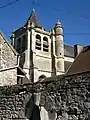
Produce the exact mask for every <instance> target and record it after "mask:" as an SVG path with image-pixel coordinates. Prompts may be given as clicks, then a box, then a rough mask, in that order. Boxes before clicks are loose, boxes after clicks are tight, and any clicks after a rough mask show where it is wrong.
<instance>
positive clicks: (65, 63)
mask: <svg viewBox="0 0 90 120" xmlns="http://www.w3.org/2000/svg"><path fill="white" fill-rule="evenodd" d="M71 64H72V62H69V61H64V66H65V72H67V70H68V69H69V67H70V66H71Z"/></svg>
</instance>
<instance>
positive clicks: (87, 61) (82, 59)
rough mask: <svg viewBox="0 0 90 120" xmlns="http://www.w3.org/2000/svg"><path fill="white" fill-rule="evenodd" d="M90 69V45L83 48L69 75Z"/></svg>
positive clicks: (68, 72)
mask: <svg viewBox="0 0 90 120" xmlns="http://www.w3.org/2000/svg"><path fill="white" fill-rule="evenodd" d="M89 71H90V45H89V46H86V47H84V48H83V50H82V51H81V53H80V54H79V55H78V56H77V57H76V59H75V60H74V62H73V63H72V65H71V67H70V69H69V70H68V71H67V73H66V74H67V75H72V74H77V73H83V72H89Z"/></svg>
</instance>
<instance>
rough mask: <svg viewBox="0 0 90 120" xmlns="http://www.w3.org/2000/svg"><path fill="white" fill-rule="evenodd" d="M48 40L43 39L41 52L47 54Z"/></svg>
mask: <svg viewBox="0 0 90 120" xmlns="http://www.w3.org/2000/svg"><path fill="white" fill-rule="evenodd" d="M48 47H49V45H48V38H47V37H43V51H45V52H48Z"/></svg>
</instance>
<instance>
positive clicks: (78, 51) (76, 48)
mask: <svg viewBox="0 0 90 120" xmlns="http://www.w3.org/2000/svg"><path fill="white" fill-rule="evenodd" d="M82 49H83V46H82V45H74V58H76V56H77V55H79V53H80V52H81V51H82Z"/></svg>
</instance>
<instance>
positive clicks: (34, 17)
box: [26, 9, 43, 28]
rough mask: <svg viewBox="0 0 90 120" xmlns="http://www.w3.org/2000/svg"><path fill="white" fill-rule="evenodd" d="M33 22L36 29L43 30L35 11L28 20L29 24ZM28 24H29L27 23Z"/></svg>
mask: <svg viewBox="0 0 90 120" xmlns="http://www.w3.org/2000/svg"><path fill="white" fill-rule="evenodd" d="M28 21H31V22H33V23H34V24H35V26H36V27H39V28H42V27H43V26H42V25H41V24H40V21H39V18H38V16H37V14H36V12H35V10H34V9H33V11H32V13H31V15H30V17H29V18H28V20H27V22H28ZM26 24H27V23H26Z"/></svg>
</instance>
